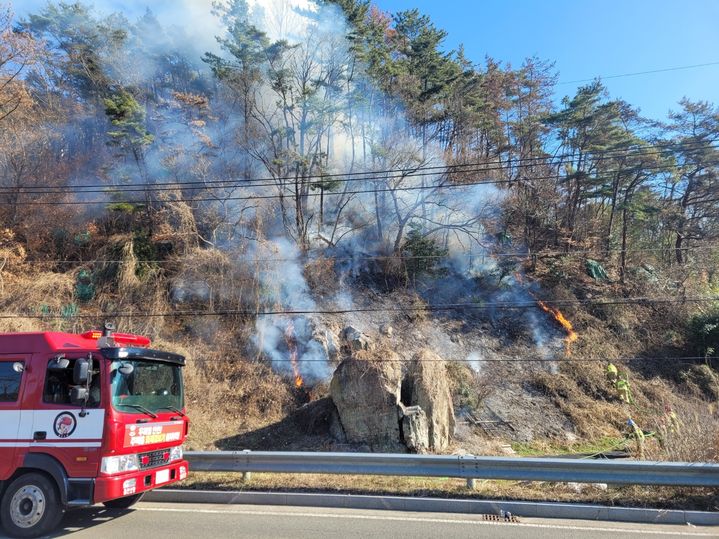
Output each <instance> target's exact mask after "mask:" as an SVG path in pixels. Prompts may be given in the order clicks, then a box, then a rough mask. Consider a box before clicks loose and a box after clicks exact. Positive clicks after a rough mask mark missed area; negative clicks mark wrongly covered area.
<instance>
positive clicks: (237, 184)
mask: <svg viewBox="0 0 719 539" xmlns="http://www.w3.org/2000/svg"><path fill="white" fill-rule="evenodd" d="M716 140H719V139H712V140H711V141H707V142H702V143H691V144H687V145H686V147H685V149H697V150H698V149H719V146H713V145H711V144H710V143H711V142H715V141H716ZM616 152H619V153H616ZM665 152H666V150H658V149H657V148H654V147H650V148H639V149H636V150H606V151H602V152H592V153H593V155H594V157H593V158H592V162H597V161H604V160H607V159H620V158H628V157H644V156H650V155H659V154H663V153H665ZM597 154H598V156H597ZM565 158H571V159H570V160H568V161H567V160H564V159H565ZM535 160H541V161H548V160H559V161H560V162H559V163H557V164H566V165H569V164H571V163H573V162H575V161H577V160H578V158H577V157H576V156H574V154H565V155H560V156H543V157H527V158H521V159H519V160H517V164H512V163H511V162H510V163H507V164H500V165H494V164H492V165H490V164H485V163H481V162H470V163H461V164H453V165H441V166H431V167H414V168H406V169H402V168H395V169H386V170H374V171H366V172H352V173H328V174H309V175H303V176H301V177H300V179H301V180H302V181H303V183H304V185H306V186H309V187H310V188H312V187H313V186H321V185H323V184H324V183H326V182H327V181H328V180H330V179H332V182H333V183H350V182H357V181H362V182H366V181H380V180H382V181H386V180H389V179H404V178H408V177H417V176H420V175H422V176H435V175H440V174H463V173H466V174H469V173H479V172H491V171H506V170H507V169H516V168H524V167H533V166H537V165H538V163H535V162H529V163H527V162H526V161H535ZM539 164H543V163H539ZM544 164H548V163H544ZM674 166H677V165H674ZM468 167H473V168H468ZM621 171H622V170H620V171H619V172H621ZM365 176H384V177H382V178H373V177H365ZM551 177H552V178H554V177H555V176H551ZM333 178H335V179H333ZM296 179H297V178H296V177H295V176H286V177H278V178H272V177H265V178H248V179H225V180H205V181H179V180H178V181H175V182H164V183H154V184H147V185H139V184H128V185H118V186H110V185H106V184H89V185H82V186H74V187H66V186H52V185H47V186H27V187H0V193H2V192H4V191H8V192H16V191H18V189H19V190H22V191H19V192H21V193H23V194H25V193H28V194H29V193H33V194H50V193H54V191H55V190H57V191H59V192H61V193H66V192H74V193H78V194H93V193H105V194H108V193H125V192H127V193H132V192H154V191H160V192H161V191H176V190H177V189H180V188H188V189H190V188H195V189H230V188H250V187H277V185H278V182H283V181H287V182H291V181H294V180H296ZM312 179H316V180H317V181H314V182H312V181H307V180H312ZM514 181H517V180H514ZM257 182H264V183H257ZM213 186H214V187H213Z"/></svg>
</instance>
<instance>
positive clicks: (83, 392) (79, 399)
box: [70, 386, 90, 406]
mask: <svg viewBox="0 0 719 539" xmlns="http://www.w3.org/2000/svg"><path fill="white" fill-rule="evenodd" d="M89 397H90V392H89V391H88V390H87V388H86V387H79V386H76V387H73V388H72V389H71V390H70V402H71V403H72V404H73V405H74V406H85V404H87V399H88V398H89Z"/></svg>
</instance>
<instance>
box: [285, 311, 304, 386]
mask: <svg viewBox="0 0 719 539" xmlns="http://www.w3.org/2000/svg"><path fill="white" fill-rule="evenodd" d="M285 342H286V343H287V349H288V350H289V352H290V364H291V365H292V372H293V373H294V375H295V387H296V388H298V389H299V388H301V387H302V386H303V385H304V383H305V382H304V380H303V379H302V375H301V374H300V366H299V364H298V363H297V341H296V340H295V323H294V322H293V321H292V320H290V321H289V323H288V324H287V328H286V329H285Z"/></svg>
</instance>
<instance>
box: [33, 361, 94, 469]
mask: <svg viewBox="0 0 719 539" xmlns="http://www.w3.org/2000/svg"><path fill="white" fill-rule="evenodd" d="M75 361H76V359H73V358H69V359H68V362H67V365H66V366H65V367H64V368H57V362H55V361H54V360H53V358H50V359H48V360H47V361H46V362H45V363H44V364H43V366H44V367H45V373H44V376H42V378H43V382H42V384H43V386H42V394H41V395H40V397H39V398H40V402H39V403H38V405H37V406H36V407H35V410H34V411H33V421H32V438H33V441H32V442H31V444H30V451H32V452H41V453H47V454H49V455H52V456H53V457H55V458H56V459H57V460H59V461H60V462H61V463H62V464H63V466H64V467H65V470H67V473H68V476H70V477H92V476H94V475H95V474H96V473H97V469H98V465H99V460H100V458H99V455H100V447H101V445H102V436H103V429H104V424H105V411H104V409H103V407H102V404H103V399H104V398H105V395H104V394H103V393H104V392H102V391H101V387H102V382H101V380H102V378H101V375H102V373H101V361H100V360H98V359H95V360H94V361H93V376H92V382H91V385H90V392H89V398H88V401H87V404H86V405H85V406H82V405H80V404H78V403H73V402H72V400H71V391H72V388H73V368H74V366H75Z"/></svg>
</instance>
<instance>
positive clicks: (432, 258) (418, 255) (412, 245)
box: [401, 226, 449, 278]
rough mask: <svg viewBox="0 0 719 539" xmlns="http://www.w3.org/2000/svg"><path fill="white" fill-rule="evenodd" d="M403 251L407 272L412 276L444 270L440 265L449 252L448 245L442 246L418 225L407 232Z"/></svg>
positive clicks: (433, 273) (437, 272)
mask: <svg viewBox="0 0 719 539" xmlns="http://www.w3.org/2000/svg"><path fill="white" fill-rule="evenodd" d="M401 252H402V256H403V257H404V263H405V267H406V268H407V274H408V275H409V276H410V277H412V278H414V277H418V276H420V275H423V274H427V275H437V274H439V273H440V272H441V271H442V270H441V268H440V266H441V264H442V262H443V260H444V259H445V258H446V257H447V255H448V254H449V250H448V249H447V248H446V247H440V246H439V245H438V244H437V242H436V241H435V240H434V239H433V238H429V237H427V236H425V235H423V234H422V231H421V230H420V229H419V228H418V227H416V226H413V227H412V228H411V230H410V231H409V232H408V233H407V237H406V238H405V241H404V244H403V245H402V251H401Z"/></svg>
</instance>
